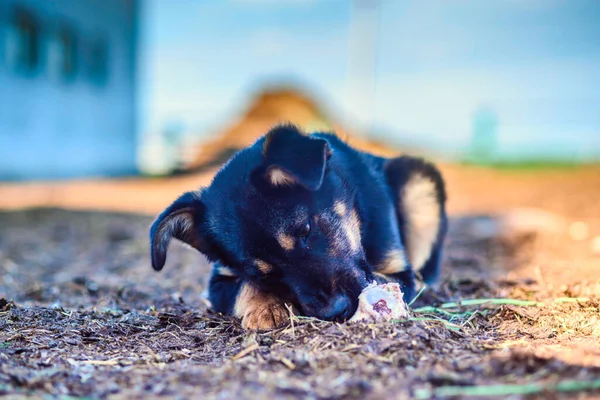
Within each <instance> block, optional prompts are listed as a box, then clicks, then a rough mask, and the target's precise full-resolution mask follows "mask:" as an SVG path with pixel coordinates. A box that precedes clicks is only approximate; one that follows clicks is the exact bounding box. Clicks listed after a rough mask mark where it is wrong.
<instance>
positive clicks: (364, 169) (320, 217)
mask: <svg viewBox="0 0 600 400" xmlns="http://www.w3.org/2000/svg"><path fill="white" fill-rule="evenodd" d="M417 172H418V173H419V174H420V175H421V176H424V177H426V178H428V179H430V180H431V181H432V182H433V183H434V186H435V191H436V193H435V196H436V201H437V202H438V203H439V210H440V211H439V217H440V221H439V229H438V231H437V236H436V239H435V243H433V244H432V247H431V254H430V255H429V257H428V259H427V262H426V263H425V264H424V266H423V268H422V269H421V270H420V271H416V272H417V275H421V276H422V277H423V278H424V279H425V280H426V281H427V282H430V281H432V280H433V279H435V277H436V276H437V274H438V271H439V268H440V259H441V251H442V246H443V240H444V236H445V234H446V224H447V222H446V214H445V210H444V204H445V191H444V184H443V180H442V177H441V175H440V173H439V172H438V171H437V169H435V167H433V166H432V165H431V164H428V163H426V162H425V161H423V160H421V159H417V158H411V157H399V158H395V159H391V160H390V159H385V158H382V157H377V156H373V155H370V154H367V153H364V152H360V151H358V150H355V149H353V148H351V147H350V146H348V145H347V144H346V143H344V142H343V141H341V140H340V139H339V138H338V137H336V136H335V135H333V134H328V133H315V134H312V135H304V134H303V133H301V132H300V131H299V130H298V129H297V128H296V127H294V126H291V125H285V126H279V127H276V128H274V129H272V130H271V131H270V132H269V133H268V134H267V135H265V136H264V137H262V138H260V139H259V140H258V141H256V142H255V143H254V144H253V145H251V146H249V147H248V148H246V149H243V150H241V151H240V152H238V153H237V154H236V155H235V156H234V157H233V158H232V159H231V160H230V161H229V162H228V163H226V164H225V165H224V166H223V167H222V169H221V170H220V171H219V172H218V173H217V175H216V176H215V178H214V180H213V182H212V184H211V185H210V186H209V187H207V188H205V189H202V191H201V192H189V193H186V194H184V195H182V196H181V197H180V198H179V199H178V200H176V201H175V202H174V203H173V204H172V205H171V206H170V207H169V208H167V209H166V210H165V211H164V212H163V213H162V214H161V215H160V216H159V217H158V218H157V220H156V221H155V223H154V224H153V226H152V229H151V233H150V234H151V253H152V262H153V267H154V268H155V269H156V270H160V269H161V268H162V267H163V265H164V263H165V260H166V249H167V245H168V242H169V240H170V239H171V238H176V239H178V240H181V241H184V242H186V243H188V244H190V245H191V246H193V247H195V248H196V249H198V250H199V251H201V252H202V253H204V254H205V255H206V256H207V257H208V258H209V259H210V260H211V261H214V262H215V267H214V270H213V275H212V277H211V280H210V288H209V298H210V301H211V303H212V305H213V308H214V309H215V310H216V311H219V312H222V313H225V314H233V313H234V312H235V310H236V301H240V302H241V301H242V300H240V299H239V297H240V296H238V294H239V292H240V288H241V287H243V285H251V286H252V288H254V289H255V290H257V291H259V292H260V293H266V294H268V295H269V296H271V297H270V298H273V297H275V298H277V299H280V301H281V302H282V303H284V302H285V303H290V304H292V305H293V306H294V307H295V309H296V310H297V312H299V313H301V314H303V315H307V316H314V317H317V318H322V319H330V320H345V319H347V318H349V317H350V316H351V315H352V314H353V313H354V311H355V310H356V307H357V302H358V295H359V294H360V292H361V290H362V289H363V288H364V287H365V286H366V285H367V284H368V283H370V282H371V281H373V280H374V279H375V277H376V275H377V274H374V272H377V271H378V270H379V271H387V278H388V279H390V280H394V281H397V282H399V283H400V284H401V286H402V288H403V291H404V294H405V300H407V301H410V300H411V299H412V298H413V296H414V294H415V292H414V288H415V273H414V272H413V270H412V268H411V266H410V260H406V265H405V267H404V268H402V269H401V270H395V269H393V268H391V267H387V269H386V267H385V265H388V264H386V263H389V262H390V261H389V260H390V254H396V255H398V254H400V255H401V254H402V252H403V250H404V244H403V238H404V237H405V235H406V234H407V233H406V232H405V230H406V229H405V225H406V223H405V221H406V216H405V215H402V214H403V213H402V207H401V204H400V203H401V199H400V198H399V195H398V193H401V192H402V188H403V185H406V183H407V182H408V181H409V179H410V178H411V177H412V176H413V175H414V173H417ZM273 174H275V176H274V175H273ZM307 224H308V226H307ZM307 231H308V232H307ZM394 260H395V262H396V263H398V262H400V259H399V258H398V257H396V258H395V259H394ZM393 265H397V264H393ZM224 267H226V268H224ZM224 271H225V272H224ZM379 276H381V275H380V274H379ZM244 301H246V300H245V299H244ZM243 306H244V304H238V308H239V307H243Z"/></svg>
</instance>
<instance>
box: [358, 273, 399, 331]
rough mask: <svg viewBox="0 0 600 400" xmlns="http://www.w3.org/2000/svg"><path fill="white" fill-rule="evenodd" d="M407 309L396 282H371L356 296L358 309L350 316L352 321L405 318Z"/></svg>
mask: <svg viewBox="0 0 600 400" xmlns="http://www.w3.org/2000/svg"><path fill="white" fill-rule="evenodd" d="M406 317H408V311H407V309H406V303H404V300H403V299H402V290H400V285H398V284H397V283H384V284H381V285H378V284H377V282H373V283H371V284H370V285H369V286H367V287H366V288H364V289H363V291H362V293H361V294H360V296H358V309H357V310H356V312H355V313H354V315H353V316H352V318H350V320H349V321H350V322H354V321H367V322H368V321H371V322H377V321H389V320H392V319H399V318H406Z"/></svg>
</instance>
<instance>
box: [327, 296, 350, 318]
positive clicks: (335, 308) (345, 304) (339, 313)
mask: <svg viewBox="0 0 600 400" xmlns="http://www.w3.org/2000/svg"><path fill="white" fill-rule="evenodd" d="M352 308H353V304H352V301H351V300H350V298H349V297H348V296H347V295H345V294H340V295H337V296H335V297H334V298H333V299H332V300H331V301H330V303H329V305H328V306H327V308H326V309H325V310H324V312H323V316H322V319H324V320H327V321H337V322H343V321H346V320H348V319H349V318H350V317H351V316H352V313H353V312H354V310H353V309H352Z"/></svg>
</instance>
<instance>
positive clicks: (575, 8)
mask: <svg viewBox="0 0 600 400" xmlns="http://www.w3.org/2000/svg"><path fill="white" fill-rule="evenodd" d="M599 20H600V2H598V1H596V0H577V1H570V2H565V1H558V0H530V1H515V0H496V1H486V2H481V1H477V0H472V1H470V0H462V1H427V0H402V1H391V0H387V1H386V0H353V1H350V0H226V1H217V0H203V1H200V0H176V1H165V0H103V1H101V2H98V1H92V0H3V1H1V2H0V179H2V180H9V181H15V180H17V181H18V180H40V179H42V180H47V179H62V178H74V177H92V176H93V177H102V176H133V175H140V174H150V175H157V174H158V175H165V174H171V173H173V172H181V171H186V170H188V171H189V170H197V169H198V168H202V166H206V165H212V164H217V163H218V162H219V161H222V160H223V159H225V158H226V157H227V156H229V155H230V154H231V153H232V152H233V151H235V150H237V149H238V148H240V147H243V146H245V145H247V144H249V143H251V142H252V141H253V140H254V139H255V138H256V137H258V136H260V135H261V134H262V133H264V132H265V130H267V129H268V128H269V127H270V126H271V125H273V124H274V123H277V122H278V121H282V120H291V121H293V122H296V123H298V124H300V125H302V126H303V127H304V128H305V129H308V130H320V129H327V130H329V129H336V130H337V131H338V132H339V133H340V134H341V135H342V136H344V137H346V138H351V139H352V140H356V141H362V142H365V143H366V142H369V143H374V142H378V143H380V144H382V146H383V147H384V148H385V149H391V148H394V149H399V150H404V151H411V152H418V153H423V154H430V155H432V156H435V157H438V158H439V159H443V160H447V161H450V162H469V163H478V164H506V163H563V164H564V163H567V164H572V163H575V164H576V163H592V162H596V161H598V160H599V159H600V23H598V21H599ZM211 163H212V164H211Z"/></svg>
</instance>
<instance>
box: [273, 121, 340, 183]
mask: <svg viewBox="0 0 600 400" xmlns="http://www.w3.org/2000/svg"><path fill="white" fill-rule="evenodd" d="M263 155H264V157H265V164H264V166H265V167H266V168H265V178H266V180H267V182H268V183H270V184H271V185H272V186H292V185H295V184H299V185H302V186H304V187H305V188H306V189H308V190H313V191H315V190H318V189H319V188H320V187H321V184H322V183H323V176H324V175H325V167H326V163H327V159H328V158H329V157H330V156H331V150H330V148H329V144H328V143H327V141H326V140H324V139H319V138H314V137H311V136H307V135H305V134H303V133H302V132H300V131H299V130H298V128H296V127H294V126H292V125H283V126H278V127H276V128H274V129H272V130H271V131H270V132H269V133H267V135H266V137H265V141H264V144H263Z"/></svg>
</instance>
